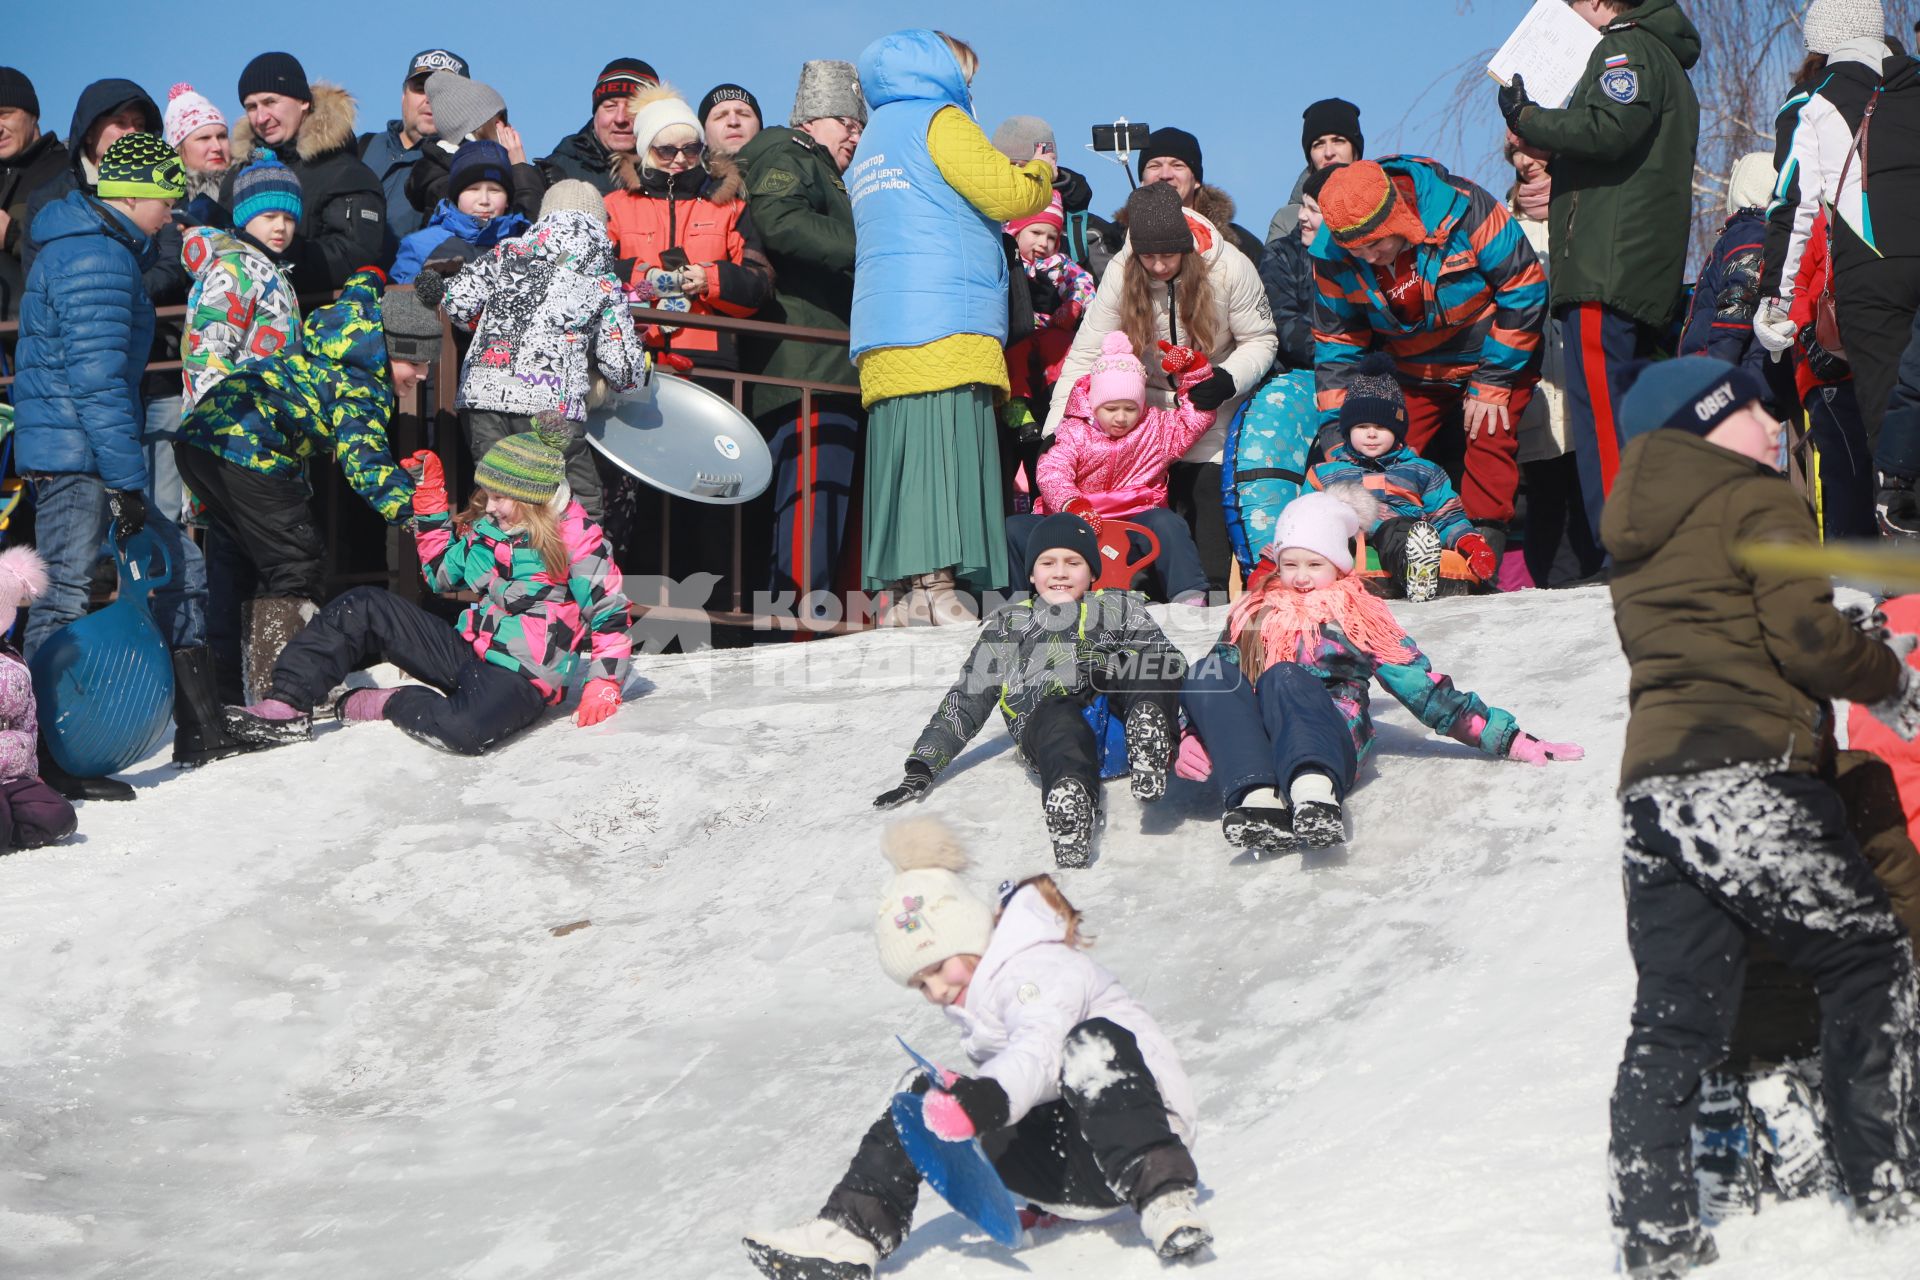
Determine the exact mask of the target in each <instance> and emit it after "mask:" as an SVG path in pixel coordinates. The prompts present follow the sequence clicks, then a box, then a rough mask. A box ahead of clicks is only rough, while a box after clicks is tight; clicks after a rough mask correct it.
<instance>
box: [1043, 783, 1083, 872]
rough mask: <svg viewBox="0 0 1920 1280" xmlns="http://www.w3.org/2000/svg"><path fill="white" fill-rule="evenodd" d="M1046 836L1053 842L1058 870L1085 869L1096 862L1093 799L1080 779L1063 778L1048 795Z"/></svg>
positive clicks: (1054, 857) (1055, 863)
mask: <svg viewBox="0 0 1920 1280" xmlns="http://www.w3.org/2000/svg"><path fill="white" fill-rule="evenodd" d="M1046 810H1047V835H1048V836H1049V837H1050V838H1051V839H1052V840H1053V864H1054V865H1055V866H1056V867H1062V868H1073V867H1084V866H1086V865H1087V864H1088V863H1090V862H1092V861H1093V819H1094V803H1093V797H1092V796H1091V795H1090V794H1088V792H1087V784H1086V783H1084V782H1082V781H1080V779H1078V778H1063V779H1062V780H1061V781H1059V782H1056V783H1054V784H1053V789H1052V790H1051V791H1049V792H1047V798H1046Z"/></svg>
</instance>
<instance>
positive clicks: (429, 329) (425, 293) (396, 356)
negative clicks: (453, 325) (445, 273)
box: [380, 271, 447, 364]
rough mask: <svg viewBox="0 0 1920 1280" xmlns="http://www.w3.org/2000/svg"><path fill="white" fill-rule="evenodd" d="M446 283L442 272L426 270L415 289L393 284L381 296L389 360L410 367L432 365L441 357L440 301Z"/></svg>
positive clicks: (418, 278) (421, 274)
mask: <svg viewBox="0 0 1920 1280" xmlns="http://www.w3.org/2000/svg"><path fill="white" fill-rule="evenodd" d="M446 283H447V282H446V280H445V278H444V277H442V276H441V275H440V273H439V272H437V271H422V272H421V273H420V274H419V275H417V276H415V277H414V278H413V287H412V288H411V289H409V288H407V287H406V286H405V285H397V284H396V285H389V286H387V288H386V291H385V292H383V293H382V294H381V295H380V327H381V329H382V330H383V331H384V332H385V334H386V339H387V356H388V358H390V359H393V360H405V361H407V362H408V363H409V364H432V363H433V362H434V361H436V360H438V359H439V358H440V333H441V326H440V298H441V295H442V294H443V293H444V292H445V291H446Z"/></svg>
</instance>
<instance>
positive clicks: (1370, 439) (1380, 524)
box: [1307, 351, 1500, 603]
mask: <svg viewBox="0 0 1920 1280" xmlns="http://www.w3.org/2000/svg"><path fill="white" fill-rule="evenodd" d="M1393 367H1394V366H1393V357H1392V356H1390V355H1388V354H1386V353H1385V352H1384V351H1376V352H1373V353H1371V354H1370V355H1368V356H1367V357H1366V358H1365V359H1364V360H1362V361H1361V362H1360V372H1359V373H1357V374H1355V375H1354V377H1353V381H1352V382H1351V383H1350V384H1349V387H1348V391H1347V399H1346V402H1345V403H1344V404H1342V405H1341V406H1340V434H1341V435H1343V436H1345V437H1346V441H1347V442H1346V443H1345V444H1343V445H1335V446H1334V448H1333V449H1332V450H1331V451H1330V452H1329V453H1328V455H1327V461H1325V462H1323V463H1321V464H1320V465H1319V466H1317V467H1315V468H1314V469H1313V471H1312V473H1311V474H1310V475H1309V476H1308V477H1307V480H1308V483H1310V484H1311V485H1312V486H1313V487H1314V488H1316V489H1328V488H1332V487H1333V486H1334V485H1338V484H1358V485H1360V486H1362V487H1363V488H1365V489H1366V490H1367V491H1368V492H1370V493H1372V494H1374V495H1375V496H1376V497H1378V498H1379V499H1380V501H1381V503H1382V504H1383V505H1384V506H1385V507H1386V513H1385V515H1384V517H1383V518H1382V519H1380V520H1378V521H1376V522H1375V523H1374V524H1373V525H1371V526H1369V527H1368V528H1366V529H1365V530H1364V532H1365V533H1366V535H1367V543H1368V545H1369V546H1371V547H1372V548H1373V549H1374V550H1375V551H1376V552H1378V553H1379V556H1380V567H1381V568H1382V569H1384V570H1386V571H1387V574H1388V575H1389V576H1390V577H1391V578H1392V579H1393V581H1394V583H1395V584H1396V585H1398V586H1399V587H1400V588H1401V590H1402V591H1403V592H1404V593H1405V595H1406V597H1407V599H1408V600H1411V601H1414V602H1416V603H1417V602H1421V601H1426V600H1431V599H1433V598H1434V597H1435V596H1436V595H1438V594H1440V552H1441V551H1442V550H1447V551H1457V552H1459V553H1460V555H1461V557H1462V558H1463V559H1465V560H1466V562H1467V568H1468V569H1470V570H1471V571H1472V573H1473V576H1474V577H1475V578H1477V579H1479V580H1480V581H1481V582H1491V581H1493V576H1494V574H1495V573H1496V572H1498V571H1499V568H1500V561H1499V557H1497V556H1495V555H1494V553H1493V548H1492V547H1491V546H1490V545H1488V543H1487V540H1486V538H1485V537H1484V536H1483V535H1482V534H1481V533H1480V532H1479V531H1478V530H1477V529H1475V528H1474V527H1473V522H1472V521H1471V520H1468V519H1467V511H1466V508H1465V507H1463V506H1461V505H1460V495H1459V494H1458V493H1456V492H1455V491H1454V488H1453V482H1452V481H1451V480H1449V479H1447V473H1446V472H1445V471H1443V470H1441V468H1440V466H1439V464H1438V463H1433V462H1429V461H1427V460H1426V459H1425V458H1423V457H1421V456H1420V455H1419V454H1417V453H1415V452H1414V451H1413V448H1412V446H1410V445H1409V444H1407V398H1406V395H1405V394H1404V393H1403V392H1402V391H1401V390H1400V383H1399V381H1398V380H1397V379H1396V378H1395V377H1394V372H1393Z"/></svg>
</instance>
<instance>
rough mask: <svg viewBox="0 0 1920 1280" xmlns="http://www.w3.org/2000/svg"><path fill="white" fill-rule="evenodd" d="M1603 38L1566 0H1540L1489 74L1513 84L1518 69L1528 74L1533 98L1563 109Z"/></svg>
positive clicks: (1502, 49) (1502, 48) (1503, 47)
mask: <svg viewBox="0 0 1920 1280" xmlns="http://www.w3.org/2000/svg"><path fill="white" fill-rule="evenodd" d="M1599 43H1600V33H1599V32H1598V31H1596V30H1594V29H1593V28H1592V27H1590V26H1588V25H1587V22H1586V19H1584V18H1582V17H1580V15H1578V14H1576V13H1575V12H1574V11H1573V10H1572V8H1570V7H1569V6H1568V5H1567V3H1566V0H1534V5H1533V8H1532V9H1531V10H1530V11H1529V12H1528V13H1527V16H1526V17H1525V18H1523V19H1521V22H1520V25H1519V26H1518V27H1516V28H1514V32H1513V34H1512V35H1510V36H1508V37H1507V42H1506V43H1505V44H1503V45H1501V46H1500V51H1499V52H1498V53H1496V54H1494V55H1493V61H1491V62H1489V63H1488V64H1487V74H1488V75H1490V76H1492V77H1493V78H1494V79H1495V80H1497V81H1499V82H1500V83H1501V84H1512V83H1513V77H1514V76H1515V75H1516V74H1517V75H1522V76H1525V77H1526V80H1527V97H1529V98H1531V99H1532V100H1533V101H1534V102H1537V103H1538V104H1540V105H1541V106H1543V107H1548V108H1552V109H1558V108H1560V107H1564V106H1566V105H1567V99H1569V98H1571V97H1572V96H1573V91H1574V90H1575V89H1577V88H1578V87H1579V86H1580V77H1581V76H1583V75H1585V74H1586V70H1587V61H1588V59H1590V58H1592V57H1593V49H1594V46H1595V45H1597V44H1599Z"/></svg>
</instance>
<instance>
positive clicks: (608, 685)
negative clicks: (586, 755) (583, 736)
mask: <svg viewBox="0 0 1920 1280" xmlns="http://www.w3.org/2000/svg"><path fill="white" fill-rule="evenodd" d="M619 709H620V686H619V685H617V684H615V683H614V682H613V681H611V680H609V679H607V678H606V677H605V676H597V677H595V678H594V679H592V680H589V681H587V687H586V688H585V689H584V690H582V691H581V693H580V709H579V710H578V711H575V712H574V713H573V722H574V723H575V724H577V725H579V726H580V727H581V728H582V729H587V728H591V727H592V726H594V725H596V724H599V723H600V722H601V721H602V720H605V719H606V718H607V717H608V716H610V715H612V714H613V713H614V712H616V711H618V710H619Z"/></svg>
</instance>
